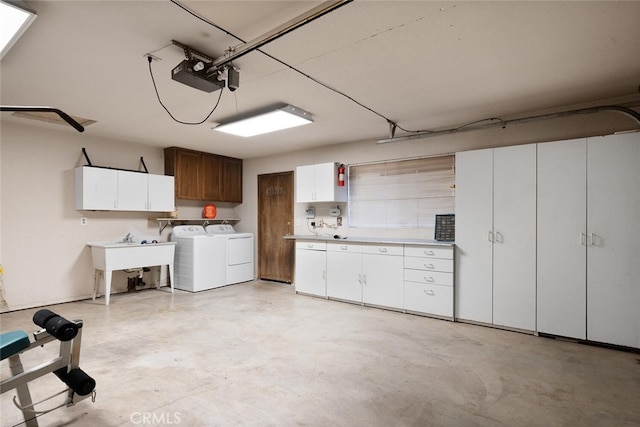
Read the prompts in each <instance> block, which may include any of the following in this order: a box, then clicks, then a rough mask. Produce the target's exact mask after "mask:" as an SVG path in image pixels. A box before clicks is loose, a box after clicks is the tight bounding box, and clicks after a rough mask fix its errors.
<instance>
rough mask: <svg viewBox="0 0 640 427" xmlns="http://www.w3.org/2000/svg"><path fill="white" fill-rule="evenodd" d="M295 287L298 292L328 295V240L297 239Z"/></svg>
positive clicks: (320, 295) (321, 295)
mask: <svg viewBox="0 0 640 427" xmlns="http://www.w3.org/2000/svg"><path fill="white" fill-rule="evenodd" d="M295 287H296V292H297V293H304V294H309V295H316V296H319V297H323V298H324V297H326V296H327V244H326V242H313V241H304V240H297V241H296V268H295Z"/></svg>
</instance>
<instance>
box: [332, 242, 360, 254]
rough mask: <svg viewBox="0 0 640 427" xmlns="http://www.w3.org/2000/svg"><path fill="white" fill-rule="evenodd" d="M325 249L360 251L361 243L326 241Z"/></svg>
mask: <svg viewBox="0 0 640 427" xmlns="http://www.w3.org/2000/svg"><path fill="white" fill-rule="evenodd" d="M327 251H331V252H356V253H362V245H358V244H357V243H327Z"/></svg>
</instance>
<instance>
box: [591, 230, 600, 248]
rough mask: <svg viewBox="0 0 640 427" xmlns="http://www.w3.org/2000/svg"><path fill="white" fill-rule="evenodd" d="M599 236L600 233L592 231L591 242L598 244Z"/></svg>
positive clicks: (592, 244) (594, 244) (593, 244)
mask: <svg viewBox="0 0 640 427" xmlns="http://www.w3.org/2000/svg"><path fill="white" fill-rule="evenodd" d="M597 238H598V235H597V234H596V233H591V239H590V240H591V242H590V245H591V246H598V244H597V240H596V239H597Z"/></svg>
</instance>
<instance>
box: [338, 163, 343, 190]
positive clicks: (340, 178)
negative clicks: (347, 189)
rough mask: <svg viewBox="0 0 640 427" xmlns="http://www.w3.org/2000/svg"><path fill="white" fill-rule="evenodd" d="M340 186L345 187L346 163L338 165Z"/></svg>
mask: <svg viewBox="0 0 640 427" xmlns="http://www.w3.org/2000/svg"><path fill="white" fill-rule="evenodd" d="M338 186H339V187H344V165H343V164H341V165H340V166H338Z"/></svg>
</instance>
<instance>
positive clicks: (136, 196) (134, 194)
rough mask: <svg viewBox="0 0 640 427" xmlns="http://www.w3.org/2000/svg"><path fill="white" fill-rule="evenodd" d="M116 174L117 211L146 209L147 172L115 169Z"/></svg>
mask: <svg viewBox="0 0 640 427" xmlns="http://www.w3.org/2000/svg"><path fill="white" fill-rule="evenodd" d="M116 173H117V175H118V203H117V206H116V208H115V209H114V210H117V211H146V210H147V198H146V197H144V195H146V194H147V186H148V179H147V176H148V174H146V173H140V172H129V171H120V170H119V171H116Z"/></svg>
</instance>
